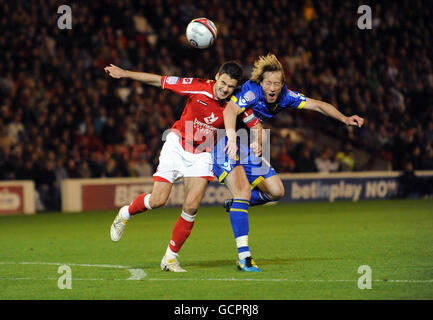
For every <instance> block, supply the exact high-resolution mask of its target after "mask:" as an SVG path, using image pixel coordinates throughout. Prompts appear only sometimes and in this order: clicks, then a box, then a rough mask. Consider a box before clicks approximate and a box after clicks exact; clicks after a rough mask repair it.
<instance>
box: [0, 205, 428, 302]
mask: <svg viewBox="0 0 433 320" xmlns="http://www.w3.org/2000/svg"><path fill="white" fill-rule="evenodd" d="M179 214H180V212H179V208H163V209H158V210H155V211H152V212H150V213H145V214H141V215H138V216H135V217H133V218H132V220H131V221H130V223H129V224H128V226H127V229H126V231H125V234H124V236H123V238H122V239H121V241H119V242H118V243H113V242H111V240H110V237H109V228H110V225H111V222H112V220H113V218H114V216H115V215H116V212H113V211H102V212H84V213H64V214H60V213H47V214H37V215H32V216H27V215H20V216H1V217H0V244H1V250H0V299H3V300H4V299H147V300H152V299H158V300H168V299H170V300H171V299H179V300H184V299H201V300H213V299H218V300H226V299H229V300H231V299H236V300H244V299H245V300H255V299H258V300H279V299H432V298H433V246H432V244H433V200H431V199H429V200H392V201H388V200H387V201H371V202H370V201H365V202H358V203H352V202H335V203H302V204H301V203H297V204H278V205H276V206H260V207H254V208H250V237H249V238H250V248H251V251H252V253H253V256H254V258H255V260H256V262H257V264H258V265H259V267H260V268H261V269H262V272H260V273H241V272H239V271H237V269H236V267H235V261H236V258H237V251H236V246H235V242H234V239H233V234H232V230H231V227H230V222H229V217H228V214H227V213H225V211H224V209H223V208H220V207H219V208H216V207H202V208H201V209H200V211H199V214H198V216H197V219H196V223H195V226H194V230H193V232H192V234H191V236H190V238H189V239H188V241H187V242H186V243H185V245H184V247H183V249H182V251H181V254H180V256H179V259H180V261H181V264H182V266H183V267H184V268H185V269H187V270H188V272H186V273H182V274H179V273H170V272H163V271H161V270H160V268H159V263H160V260H161V258H162V256H163V254H164V252H165V249H166V247H167V245H168V241H169V239H170V237H171V231H172V228H173V226H174V223H175V222H176V220H177V218H178V216H179ZM22 262H32V263H36V264H22ZM37 263H45V264H37ZM47 263H59V264H70V267H71V270H72V289H71V290H67V289H64V290H60V289H59V288H58V286H57V284H58V277H60V276H61V274H58V273H57V269H58V265H55V264H47ZM75 264H108V265H113V266H114V265H120V266H129V267H132V268H141V269H143V270H144V271H145V272H146V274H147V276H146V277H144V278H143V279H141V280H126V279H127V278H129V277H130V276H131V274H130V273H129V271H128V270H126V269H124V268H115V267H105V268H102V267H92V266H80V265H75ZM361 265H368V266H370V267H371V269H372V279H373V281H372V289H371V290H367V289H366V290H360V289H359V288H358V286H357V283H358V278H359V277H360V276H361V274H358V267H359V266H361ZM396 280H405V281H403V282H398V281H397V282H396Z"/></svg>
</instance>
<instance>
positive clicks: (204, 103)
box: [197, 99, 207, 106]
mask: <svg viewBox="0 0 433 320" xmlns="http://www.w3.org/2000/svg"><path fill="white" fill-rule="evenodd" d="M197 102H198V103H201V104H202V105H204V106H207V103H206V102H204V101H201V100H200V99H197Z"/></svg>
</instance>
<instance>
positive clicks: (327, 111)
mask: <svg viewBox="0 0 433 320" xmlns="http://www.w3.org/2000/svg"><path fill="white" fill-rule="evenodd" d="M303 109H307V110H314V111H318V112H321V113H323V114H324V115H326V116H328V117H332V118H334V119H337V120H339V121H341V122H343V123H344V124H346V125H348V126H358V127H361V126H362V125H363V124H364V119H363V118H361V117H359V116H357V115H353V116H350V117H346V116H345V115H344V114H342V113H341V112H340V111H338V109H337V108H335V107H334V106H333V105H332V104H329V103H327V102H324V101H320V100H315V99H311V98H306V101H305V105H304V107H303Z"/></svg>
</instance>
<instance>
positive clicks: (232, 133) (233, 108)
mask: <svg viewBox="0 0 433 320" xmlns="http://www.w3.org/2000/svg"><path fill="white" fill-rule="evenodd" d="M241 112H242V109H241V108H239V106H238V105H237V104H236V103H235V102H233V101H229V102H228V103H227V105H226V107H225V108H224V111H223V115H224V126H225V129H226V134H227V146H226V148H225V150H226V153H227V154H228V156H229V158H231V159H236V152H237V151H238V147H237V144H236V118H237V116H238V115H239V114H240V113H241Z"/></svg>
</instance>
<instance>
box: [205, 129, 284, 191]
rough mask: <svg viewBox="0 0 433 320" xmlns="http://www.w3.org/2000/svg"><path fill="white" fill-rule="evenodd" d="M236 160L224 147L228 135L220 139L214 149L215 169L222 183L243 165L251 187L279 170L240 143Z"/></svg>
mask: <svg viewBox="0 0 433 320" xmlns="http://www.w3.org/2000/svg"><path fill="white" fill-rule="evenodd" d="M237 143H238V153H237V155H236V161H235V160H233V159H229V158H228V155H227V154H226V153H225V151H224V148H225V146H226V145H227V137H224V138H222V139H220V140H219V141H218V142H217V144H216V145H215V147H214V149H213V157H214V161H213V171H214V174H215V176H216V177H217V178H218V180H219V182H220V183H224V179H225V178H226V177H227V175H228V174H229V173H230V172H231V171H232V170H233V169H234V168H235V167H236V166H243V167H244V170H245V173H246V175H247V179H248V181H249V183H250V185H251V189H252V188H254V187H255V186H257V185H258V184H259V183H260V182H262V181H263V180H264V179H266V178H269V177H272V176H275V175H276V174H277V172H276V171H275V169H274V168H273V167H272V166H271V165H270V164H269V162H268V161H266V160H264V159H262V158H261V157H257V156H256V155H255V154H254V152H252V151H251V149H250V147H249V146H247V145H245V144H240V143H239V138H238V141H237Z"/></svg>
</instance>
